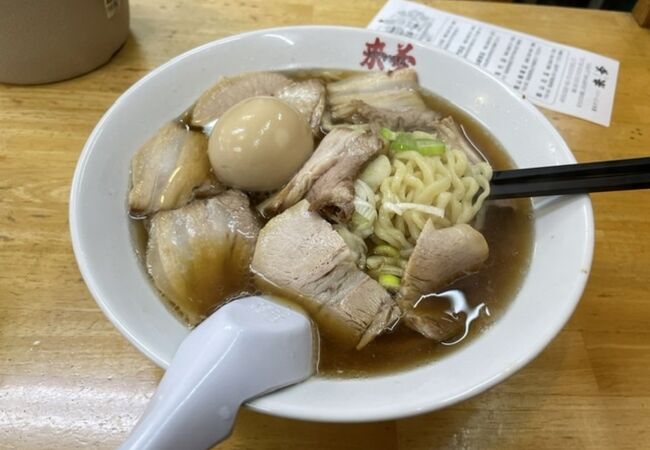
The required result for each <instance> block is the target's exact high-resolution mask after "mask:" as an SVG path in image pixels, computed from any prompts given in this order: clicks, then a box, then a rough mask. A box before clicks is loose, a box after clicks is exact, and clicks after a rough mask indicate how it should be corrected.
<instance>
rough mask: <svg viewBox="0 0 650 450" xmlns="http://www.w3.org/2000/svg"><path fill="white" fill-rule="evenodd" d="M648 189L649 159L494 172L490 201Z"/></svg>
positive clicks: (649, 185)
mask: <svg viewBox="0 0 650 450" xmlns="http://www.w3.org/2000/svg"><path fill="white" fill-rule="evenodd" d="M646 188H650V157H645V158H633V159H621V160H614V161H599V162H593V163H582V164H567V165H562V166H549V167H535V168H531V169H515V170H503V171H496V172H494V174H493V175H492V180H491V182H490V196H489V198H491V199H499V198H517V197H540V196H545V195H566V194H586V193H589V192H604V191H620V190H628V189H646Z"/></svg>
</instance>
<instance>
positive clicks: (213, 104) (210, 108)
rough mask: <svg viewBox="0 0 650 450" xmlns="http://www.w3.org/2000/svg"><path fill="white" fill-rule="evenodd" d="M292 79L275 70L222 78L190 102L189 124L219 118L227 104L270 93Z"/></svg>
mask: <svg viewBox="0 0 650 450" xmlns="http://www.w3.org/2000/svg"><path fill="white" fill-rule="evenodd" d="M291 84H293V81H292V80H291V79H290V78H288V77H286V76H284V75H282V74H281V73H275V72H251V73H244V74H242V75H236V76H233V77H223V78H221V79H220V80H219V81H217V83H216V84H215V85H214V86H212V87H211V88H210V89H208V90H207V91H205V92H204V93H203V95H201V96H200V97H199V99H198V100H197V101H196V103H195V104H194V108H193V109H192V113H191V119H190V123H191V124H192V125H194V126H197V127H205V126H209V125H210V124H212V123H213V122H214V121H215V120H217V119H219V117H221V115H222V114H223V113H225V112H226V111H227V110H228V109H229V108H230V107H231V106H234V105H236V104H237V103H239V102H241V101H242V100H245V99H247V98H250V97H255V96H258V95H273V94H274V93H276V92H277V91H279V90H280V89H282V88H284V87H286V86H289V85H291Z"/></svg>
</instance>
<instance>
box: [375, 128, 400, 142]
mask: <svg viewBox="0 0 650 450" xmlns="http://www.w3.org/2000/svg"><path fill="white" fill-rule="evenodd" d="M379 133H380V134H381V137H383V138H384V139H387V140H389V141H394V140H395V139H397V133H395V132H394V131H392V130H389V129H388V128H382V129H381V130H380V131H379Z"/></svg>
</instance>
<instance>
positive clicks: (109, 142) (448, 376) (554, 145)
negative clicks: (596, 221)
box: [70, 26, 594, 422]
mask: <svg viewBox="0 0 650 450" xmlns="http://www.w3.org/2000/svg"><path fill="white" fill-rule="evenodd" d="M377 37H379V38H380V39H381V40H382V41H384V42H385V43H386V47H385V50H386V51H387V52H388V53H395V50H396V48H397V44H398V43H401V44H405V40H404V39H401V38H397V37H393V36H391V35H384V34H381V33H377V32H374V31H368V30H364V29H356V28H343V27H315V26H310V27H292V28H279V29H271V30H262V31H256V32H252V33H248V34H243V35H238V36H233V37H231V38H227V39H224V40H220V41H216V42H212V43H209V44H206V45H204V46H201V47H198V48H196V49H194V50H191V51H189V52H187V53H185V54H183V55H181V56H179V57H177V58H174V59H173V60H171V61H169V62H168V63H166V64H164V65H162V66H161V67H159V68H158V69H156V70H154V71H153V72H151V73H150V74H149V75H147V76H145V77H144V78H143V79H142V80H140V81H139V82H137V83H136V84H135V85H134V86H132V87H131V88H130V89H129V90H128V91H127V92H126V93H124V94H123V95H122V96H121V97H120V98H119V99H118V100H117V101H116V102H115V104H114V105H113V106H112V107H111V108H110V110H109V111H108V112H107V113H106V114H105V116H104V117H103V118H102V119H101V121H100V122H99V123H98V124H97V127H96V128H95V130H94V131H93V133H92V135H91V136H90V138H89V139H88V142H87V143H86V146H85V148H84V150H83V153H82V155H81V157H80V159H79V163H78V166H77V170H76V172H75V177H74V181H73V186H72V193H71V202H70V226H71V233H72V241H73V246H74V250H75V254H76V257H77V261H78V264H79V267H80V269H81V272H82V275H83V277H84V279H85V281H86V283H87V285H88V288H89V289H90V291H91V293H92V295H93V296H94V297H95V299H96V300H97V303H98V304H99V306H100V307H101V308H102V310H103V311H104V312H105V314H106V315H107V316H108V318H109V319H110V320H111V321H112V322H113V324H115V326H116V327H117V328H118V329H119V330H120V331H121V332H122V333H123V334H124V335H125V336H126V337H127V338H128V339H129V340H130V341H131V342H132V343H133V344H134V345H135V346H136V347H138V348H139V349H140V350H141V351H142V352H143V353H144V354H146V355H147V356H148V357H149V358H151V359H152V360H153V361H155V362H156V363H157V364H159V365H160V366H162V367H166V366H167V365H168V364H169V362H170V361H171V359H172V356H173V355H174V352H175V350H176V348H177V347H178V345H179V344H180V342H181V341H182V339H183V338H184V337H185V336H186V335H187V333H188V329H187V328H186V327H185V326H184V325H183V324H182V323H181V322H179V320H178V319H177V318H176V317H174V315H172V314H171V313H170V312H169V311H168V309H167V308H166V307H165V306H164V305H163V303H162V302H161V301H160V299H159V297H158V295H157V293H156V291H155V290H154V288H153V287H152V284H151V283H149V282H148V280H147V278H146V274H145V272H144V269H143V266H142V264H141V263H140V261H139V260H138V258H137V256H136V254H135V252H134V249H133V246H132V242H131V234H130V230H129V223H128V219H127V214H126V197H127V188H128V177H129V161H130V158H131V156H132V154H133V153H134V152H135V151H136V149H137V148H138V147H139V146H140V145H141V144H142V143H143V142H145V140H146V139H147V138H148V137H149V136H150V135H151V134H152V133H153V132H154V131H155V130H156V129H157V128H158V127H160V126H161V125H162V124H163V123H164V122H165V121H167V120H170V119H173V118H174V117H176V116H177V115H179V114H180V113H181V112H182V111H184V110H185V109H186V108H187V107H188V106H189V105H190V104H191V103H192V102H193V100H194V99H196V98H197V97H198V95H199V94H200V93H201V92H202V91H203V90H205V89H206V88H208V87H209V86H210V85H212V84H213V83H214V82H215V80H216V79H217V78H218V77H219V76H221V75H229V74H236V73H239V72H244V71H254V70H269V69H298V68H314V67H318V68H340V69H354V70H359V69H362V67H361V64H360V63H361V61H362V59H363V56H362V51H363V50H364V49H365V43H366V42H373V41H374V40H375V38H377ZM412 45H413V49H412V50H411V52H410V55H413V56H414V57H415V58H416V65H415V67H416V68H417V70H418V73H419V75H420V82H421V84H422V85H423V86H424V87H425V88H427V89H429V90H431V91H432V92H434V93H436V94H438V95H440V96H442V97H444V98H446V99H447V100H450V101H452V102H453V103H455V104H456V105H458V106H460V107H461V108H463V109H464V110H466V111H467V112H468V113H469V114H471V115H472V116H474V117H475V118H476V119H478V120H479V121H480V122H482V123H483V124H484V125H485V126H486V127H488V128H489V129H490V130H491V132H492V133H493V134H494V135H495V136H496V138H497V139H498V140H499V141H500V142H501V143H502V144H503V145H504V146H505V148H506V149H507V151H508V152H509V153H510V155H511V156H512V158H513V159H514V161H515V162H516V164H517V165H518V166H520V167H531V166H542V165H552V164H564V163H572V162H575V160H574V158H573V156H572V154H571V152H570V150H569V148H568V147H567V145H566V143H565V142H564V141H563V140H562V138H561V137H560V135H559V134H558V133H557V132H556V131H555V129H554V128H553V127H552V126H551V124H550V123H549V122H548V121H547V120H546V119H545V118H544V116H543V115H542V114H541V113H540V112H539V111H537V109H536V108H535V107H533V106H532V105H531V104H530V103H528V102H526V101H523V100H522V99H521V98H520V97H519V95H518V94H517V93H516V92H514V91H512V90H511V89H509V88H507V87H506V86H505V85H504V84H502V83H501V82H500V81H498V80H496V79H495V78H493V77H491V76H489V75H488V74H486V73H485V72H483V71H482V70H480V69H478V68H476V67H474V66H472V65H470V64H468V63H466V62H464V61H463V60H460V59H457V58H455V57H454V56H451V55H448V54H446V53H444V52H442V51H438V50H433V49H430V48H427V47H424V46H421V45H419V44H417V43H415V42H413V43H412ZM385 64H386V65H387V66H389V65H390V60H388V59H387V60H386V61H385ZM535 214H536V222H535V232H536V234H535V248H534V255H533V260H532V263H531V266H530V270H529V272H528V276H527V277H526V279H525V281H524V283H523V286H522V288H521V290H520V292H519V294H518V295H517V297H516V298H515V300H514V301H513V302H512V304H511V306H510V307H509V308H508V309H507V311H506V312H505V313H504V314H503V316H502V317H501V318H500V319H499V320H498V321H496V323H495V324H494V325H493V326H492V327H490V328H489V329H488V330H486V331H485V332H484V333H483V334H482V335H481V336H480V337H479V338H477V339H474V340H473V341H472V342H471V343H470V344H469V345H466V346H464V347H463V348H461V349H460V350H458V351H456V352H454V353H452V354H451V355H450V356H448V357H446V358H444V359H442V360H440V361H437V362H435V363H431V364H428V365H426V366H422V367H419V368H417V369H413V370H409V371H405V372H401V373H395V374H392V375H387V376H380V377H373V378H368V379H323V378H317V377H315V378H312V379H310V380H308V381H307V382H304V383H301V384H299V385H297V386H294V387H291V388H288V389H285V390H283V391H280V392H277V393H274V394H272V395H268V396H266V397H263V398H260V399H257V400H255V401H254V402H252V403H250V405H249V406H250V407H252V408H254V409H256V410H258V411H263V412H267V413H270V414H275V415H280V416H286V417H293V418H300V419H306V420H320V421H349V422H356V421H370V420H383V419H392V418H398V417H404V416H409V415H413V414H418V413H422V412H426V411H431V410H434V409H438V408H442V407H444V406H447V405H450V404H452V403H455V402H458V401H460V400H463V399H466V398H468V397H470V396H472V395H475V394H477V393H479V392H481V391H483V390H485V389H487V388H489V387H491V386H493V385H494V384H496V383H498V382H499V381H501V380H503V379H505V378H506V377H508V376H509V375H511V374H512V373H514V372H515V371H516V370H518V369H520V368H521V367H523V366H524V365H525V364H526V363H527V362H529V361H530V360H531V359H532V358H534V357H535V356H536V355H537V354H538V353H539V352H540V351H541V350H542V349H543V348H544V347H545V346H546V345H547V344H548V343H549V341H550V340H551V339H553V337H554V336H555V335H556V334H557V333H558V332H559V330H560V329H561V328H562V326H563V325H564V324H565V322H566V321H567V320H568V318H569V317H570V315H571V313H572V312H573V310H574V308H575V306H576V304H577V302H578V301H579V299H580V296H581V294H582V291H583V288H584V286H585V283H586V281H587V277H588V274H589V269H590V266H591V257H592V251H593V239H594V226H593V213H592V209H591V203H590V201H589V198H588V197H586V196H578V197H566V198H547V199H542V200H540V201H536V202H535Z"/></svg>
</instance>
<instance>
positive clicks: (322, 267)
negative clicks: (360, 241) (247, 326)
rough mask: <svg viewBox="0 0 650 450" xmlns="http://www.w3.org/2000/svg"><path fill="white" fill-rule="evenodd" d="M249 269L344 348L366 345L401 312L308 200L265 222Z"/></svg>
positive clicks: (263, 283)
mask: <svg viewBox="0 0 650 450" xmlns="http://www.w3.org/2000/svg"><path fill="white" fill-rule="evenodd" d="M251 268H252V270H253V273H254V274H255V275H256V278H257V279H258V280H259V282H260V283H261V284H262V285H263V286H265V287H269V284H270V285H272V286H273V290H275V291H276V292H278V291H279V293H281V294H283V295H285V296H286V297H287V298H288V299H291V300H294V301H296V302H298V303H299V304H300V305H301V306H302V307H303V308H305V309H306V310H307V312H309V313H310V315H311V317H312V318H314V320H315V321H316V323H318V325H319V329H320V331H321V332H322V333H324V334H325V335H326V336H327V337H328V338H329V339H331V340H333V341H335V342H338V343H340V344H341V345H344V346H347V347H356V348H358V349H360V348H362V347H364V346H365V345H366V344H368V343H369V342H370V341H372V340H373V339H374V338H375V337H376V336H377V335H379V334H380V333H381V332H382V331H384V330H385V329H387V328H388V327H390V326H391V325H393V324H394V323H395V322H396V320H397V319H398V317H399V308H398V307H397V305H396V304H395V303H394V301H393V299H392V298H391V296H390V295H389V294H388V292H386V290H385V289H384V288H383V287H381V286H380V285H379V283H377V282H376V281H375V280H373V279H372V278H370V277H369V276H368V275H366V274H365V273H364V272H362V271H361V270H359V269H358V268H357V267H356V265H355V261H354V257H353V255H352V253H351V252H350V250H349V248H348V247H347V245H346V244H345V242H344V241H343V239H342V238H341V236H340V235H339V234H338V233H337V232H336V231H334V229H333V228H332V226H331V225H330V224H329V223H328V222H327V221H325V220H324V219H323V218H322V217H320V215H319V214H318V213H315V212H312V211H310V207H309V202H308V201H307V200H302V201H300V202H299V203H298V204H296V205H294V206H292V207H291V208H289V209H287V210H286V211H284V212H283V213H282V214H280V215H278V216H276V217H274V218H273V219H271V220H270V221H269V222H268V223H267V224H266V226H265V227H264V228H263V229H262V231H261V232H260V235H259V238H258V241H257V246H256V248H255V255H254V257H253V263H252V265H251Z"/></svg>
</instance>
